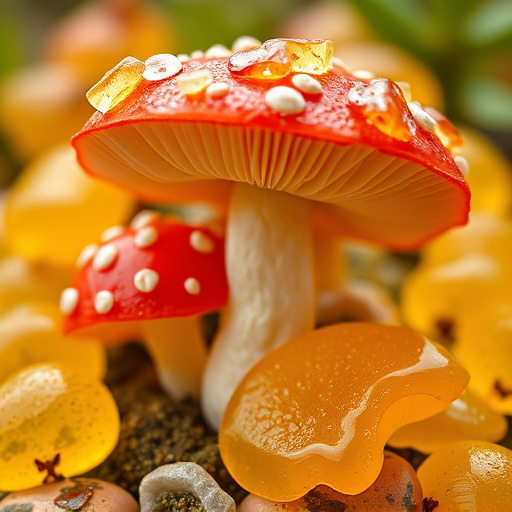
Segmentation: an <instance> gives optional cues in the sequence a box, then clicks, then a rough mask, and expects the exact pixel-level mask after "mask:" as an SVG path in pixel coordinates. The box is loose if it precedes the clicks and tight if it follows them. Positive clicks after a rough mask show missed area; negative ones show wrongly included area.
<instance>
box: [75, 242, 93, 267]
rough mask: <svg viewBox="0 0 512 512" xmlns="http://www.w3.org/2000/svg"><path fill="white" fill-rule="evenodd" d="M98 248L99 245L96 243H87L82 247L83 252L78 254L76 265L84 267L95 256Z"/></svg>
mask: <svg viewBox="0 0 512 512" xmlns="http://www.w3.org/2000/svg"><path fill="white" fill-rule="evenodd" d="M97 250H98V246H97V245H96V244H90V245H87V246H86V247H84V248H83V249H82V252H81V253H80V256H78V259H77V261H76V266H77V267H78V268H82V267H84V266H85V265H87V263H89V261H91V260H92V259H93V258H94V255H95V254H96V251H97Z"/></svg>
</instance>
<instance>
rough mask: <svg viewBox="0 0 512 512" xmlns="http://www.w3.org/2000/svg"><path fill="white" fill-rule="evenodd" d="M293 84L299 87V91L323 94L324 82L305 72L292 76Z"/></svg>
mask: <svg viewBox="0 0 512 512" xmlns="http://www.w3.org/2000/svg"><path fill="white" fill-rule="evenodd" d="M292 84H293V85H294V86H295V87H297V89H299V91H302V92H305V93H306V94H322V93H323V87H322V84H321V83H320V82H319V81H318V80H317V79H316V78H313V77H312V76H310V75H306V74H305V73H299V74H298V75H294V76H293V78H292Z"/></svg>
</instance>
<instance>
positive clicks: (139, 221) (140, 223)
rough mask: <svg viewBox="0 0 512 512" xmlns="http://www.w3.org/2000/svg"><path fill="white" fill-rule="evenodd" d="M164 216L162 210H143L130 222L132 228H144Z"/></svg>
mask: <svg viewBox="0 0 512 512" xmlns="http://www.w3.org/2000/svg"><path fill="white" fill-rule="evenodd" d="M161 218H162V214H161V213H160V212H156V211H154V210H141V211H140V212H139V213H137V215H135V217H133V219H132V221H131V222H130V227H131V228H132V229H142V228H144V227H146V226H149V225H150V224H155V223H156V222H158V221H159V220H160V219H161Z"/></svg>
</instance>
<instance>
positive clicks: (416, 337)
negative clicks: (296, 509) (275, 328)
mask: <svg viewBox="0 0 512 512" xmlns="http://www.w3.org/2000/svg"><path fill="white" fill-rule="evenodd" d="M467 381H468V375H467V373H466V372H465V370H463V369H462V368H461V367H460V366H458V365H457V363H455V361H454V360H453V359H452V358H451V356H450V355H449V354H448V353H447V352H446V351H445V350H444V349H443V348H441V347H438V346H436V345H435V344H434V343H432V342H430V341H429V340H427V339H426V338H425V337H424V336H422V335H420V334H417V333H415V332H414V331H411V330H409V329H405V328H402V327H394V326H383V325H377V324H375V325H373V324H363V323H361V324H339V325H336V326H331V327H327V328H324V329H319V330H316V331H313V332H311V333H308V334H305V335H302V336H298V337H296V338H294V339H292V340H290V341H288V342H287V343H285V344H283V345H282V346H281V347H279V348H278V349H276V350H274V351H273V352H271V353H269V354H267V356H266V357H264V358H263V359H262V360H261V361H260V362H259V363H257V364H256V365H255V366H254V367H253V368H252V369H251V370H250V371H249V373H248V374H247V375H246V377H245V378H244V379H243V380H242V382H241V384H240V385H239V387H238V388H237V389H236V391H235V393H234V395H233V397H232V399H231V401H230V402H229V404H228V407H227V409H226V413H225V415H224V418H223V422H222V426H221V429H220V433H219V446H220V451H221V456H222V458H223V461H224V463H225V464H226V467H227V468H228V470H229V471H230V473H231V474H232V475H233V477H234V478H235V480H237V481H238V482H239V483H240V485H242V486H243V487H244V488H246V489H247V490H249V491H250V492H252V493H254V494H257V495H259V496H262V497H264V498H267V499H270V500H272V501H291V500H294V499H297V498H299V497H301V496H303V495H304V494H306V493H307V492H308V491H309V490H311V489H312V488H313V487H315V486H316V485H319V484H327V485H329V486H330V487H332V488H334V489H336V490H337V491H339V492H343V493H346V494H357V493H360V492H362V491H364V490H365V489H367V488H368V487H369V486H370V485H371V484H372V483H373V482H374V481H375V479H376V478H377V476H378V474H379V472H380V469H381V466H382V461H383V448H384V444H385V442H386V441H387V439H388V438H389V436H390V435H391V434H392V433H393V431H395V430H396V429H397V428H399V427H400V426H402V425H404V424H406V423H410V422H412V421H417V420H419V419H423V418H426V417H428V416H431V415H433V414H436V413H437V412H439V411H441V410H443V409H445V408H446V407H448V406H449V404H450V402H451V401H453V400H454V399H455V398H457V397H458V396H459V395H460V393H461V392H462V390H463V389H464V387H465V386H466V384H467Z"/></svg>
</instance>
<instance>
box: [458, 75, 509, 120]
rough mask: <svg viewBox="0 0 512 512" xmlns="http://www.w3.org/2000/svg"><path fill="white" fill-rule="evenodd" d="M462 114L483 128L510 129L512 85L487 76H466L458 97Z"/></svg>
mask: <svg viewBox="0 0 512 512" xmlns="http://www.w3.org/2000/svg"><path fill="white" fill-rule="evenodd" d="M458 100H459V105H460V109H461V112H462V114H463V115H464V116H465V117H467V118H468V119H469V120H470V121H471V122H472V123H475V124H477V125H479V126H482V127H484V128H491V129H497V130H512V87H510V86H509V85H507V84H505V83H503V82H499V81H497V80H495V79H492V78H487V77H468V78H467V79H466V80H465V81H463V82H462V83H461V88H460V96H459V98H458Z"/></svg>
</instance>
